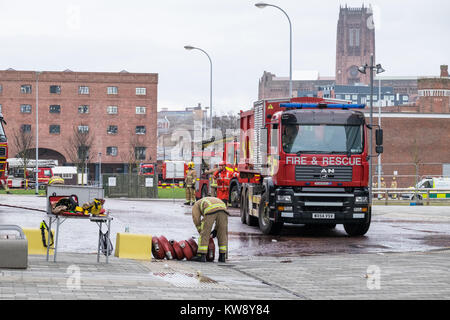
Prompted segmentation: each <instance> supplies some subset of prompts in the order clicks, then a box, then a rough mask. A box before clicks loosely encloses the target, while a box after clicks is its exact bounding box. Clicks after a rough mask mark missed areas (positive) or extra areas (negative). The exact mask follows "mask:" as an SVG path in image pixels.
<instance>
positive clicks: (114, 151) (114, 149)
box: [106, 147, 117, 157]
mask: <svg viewBox="0 0 450 320" xmlns="http://www.w3.org/2000/svg"><path fill="white" fill-rule="evenodd" d="M106 155H107V156H112V157H115V156H117V147H106Z"/></svg>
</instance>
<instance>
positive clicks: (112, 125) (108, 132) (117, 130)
mask: <svg viewBox="0 0 450 320" xmlns="http://www.w3.org/2000/svg"><path fill="white" fill-rule="evenodd" d="M110 127H116V132H113V131H110V130H109V129H110ZM118 132H119V127H118V126H116V125H115V124H110V125H109V126H108V128H107V129H106V133H107V134H117V133H118Z"/></svg>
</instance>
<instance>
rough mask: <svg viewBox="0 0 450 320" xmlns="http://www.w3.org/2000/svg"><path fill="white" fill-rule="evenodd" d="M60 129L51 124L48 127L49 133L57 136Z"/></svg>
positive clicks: (56, 125)
mask: <svg viewBox="0 0 450 320" xmlns="http://www.w3.org/2000/svg"><path fill="white" fill-rule="evenodd" d="M60 130H61V127H60V126H59V124H51V125H50V133H51V134H59V133H60V132H61V131H60Z"/></svg>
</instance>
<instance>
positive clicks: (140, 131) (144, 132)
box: [135, 126, 147, 134]
mask: <svg viewBox="0 0 450 320" xmlns="http://www.w3.org/2000/svg"><path fill="white" fill-rule="evenodd" d="M138 128H142V129H144V130H143V131H142V130H139V131H138ZM135 132H136V134H146V133H147V128H146V127H145V126H136V128H135Z"/></svg>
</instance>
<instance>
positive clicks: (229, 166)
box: [196, 137, 259, 208]
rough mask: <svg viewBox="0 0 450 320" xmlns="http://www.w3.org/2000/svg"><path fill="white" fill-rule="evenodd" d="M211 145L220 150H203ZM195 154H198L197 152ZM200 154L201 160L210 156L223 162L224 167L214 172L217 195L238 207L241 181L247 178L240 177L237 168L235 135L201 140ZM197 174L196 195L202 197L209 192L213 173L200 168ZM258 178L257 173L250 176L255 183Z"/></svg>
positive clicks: (246, 180)
mask: <svg viewBox="0 0 450 320" xmlns="http://www.w3.org/2000/svg"><path fill="white" fill-rule="evenodd" d="M211 145H216V146H220V148H219V149H220V151H218V152H215V151H204V149H205V148H207V147H209V146H211ZM196 155H197V156H198V154H196ZM201 156H202V160H203V162H206V161H205V159H208V158H212V157H216V158H219V159H221V161H220V162H219V163H223V164H224V169H223V170H222V171H218V172H216V173H215V174H214V178H215V180H216V182H217V197H218V198H219V199H221V200H223V201H224V202H226V203H229V204H230V205H231V206H232V207H235V208H237V207H239V204H240V194H241V185H242V183H243V182H248V179H245V180H243V179H241V177H240V174H239V171H238V170H237V168H238V163H239V142H238V141H237V137H228V138H224V139H220V140H214V139H210V140H206V141H203V143H202V152H201ZM209 162H211V161H209ZM211 166H212V163H211ZM201 169H203V168H201ZM199 176H200V178H199V179H198V186H197V187H196V197H197V198H203V197H206V196H208V195H209V194H211V181H212V179H213V174H210V175H206V174H205V173H204V170H201V174H200V175H199ZM258 179H259V175H255V176H254V177H252V180H251V181H252V182H254V183H256V182H257V181H258Z"/></svg>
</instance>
